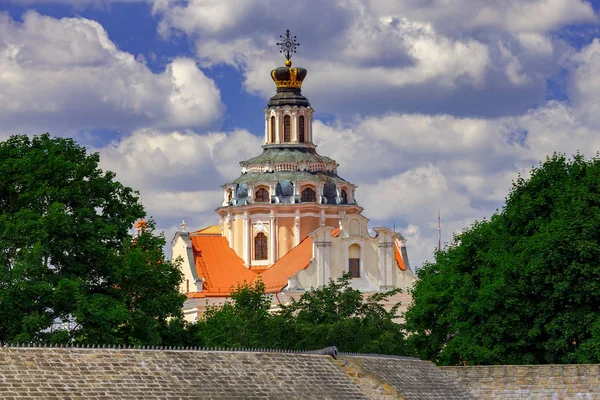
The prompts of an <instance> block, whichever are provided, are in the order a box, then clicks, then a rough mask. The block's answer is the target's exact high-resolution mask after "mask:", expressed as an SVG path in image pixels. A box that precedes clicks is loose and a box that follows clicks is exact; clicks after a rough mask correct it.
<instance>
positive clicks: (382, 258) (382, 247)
mask: <svg viewBox="0 0 600 400" xmlns="http://www.w3.org/2000/svg"><path fill="white" fill-rule="evenodd" d="M380 236H381V237H380V238H379V273H378V276H377V278H378V279H377V280H378V281H379V282H378V283H379V289H380V290H381V289H384V288H385V286H386V273H385V270H386V265H385V263H386V261H387V260H386V253H387V252H386V243H385V242H384V240H385V238H383V236H385V235H380Z"/></svg>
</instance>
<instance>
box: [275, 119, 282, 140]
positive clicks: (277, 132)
mask: <svg viewBox="0 0 600 400" xmlns="http://www.w3.org/2000/svg"><path fill="white" fill-rule="evenodd" d="M280 115H281V113H280V112H277V114H276V115H275V143H281V138H280V133H281V126H280V124H281V119H280V118H279V116H280Z"/></svg>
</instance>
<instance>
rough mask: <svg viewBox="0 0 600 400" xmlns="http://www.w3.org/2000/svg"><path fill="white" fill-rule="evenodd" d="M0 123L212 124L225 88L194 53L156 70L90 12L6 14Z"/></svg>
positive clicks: (75, 126)
mask: <svg viewBox="0 0 600 400" xmlns="http://www.w3.org/2000/svg"><path fill="white" fill-rule="evenodd" d="M0 68H1V70H2V73H1V74H0V87H2V91H1V92H0V120H2V128H1V130H2V131H4V132H12V133H38V132H43V131H48V130H51V131H54V132H62V131H65V130H68V131H69V132H77V131H79V130H82V129H117V130H128V129H136V128H140V127H148V126H152V127H157V128H163V129H168V128H180V127H196V126H209V125H210V124H212V123H214V122H215V121H218V119H219V118H220V117H221V115H222V112H223V105H222V103H221V100H220V91H219V89H218V88H217V87H216V85H215V84H214V82H213V81H212V80H211V79H209V78H207V77H206V75H205V74H204V73H203V72H202V70H201V69H199V68H198V66H197V65H196V63H195V62H194V61H193V60H191V59H189V58H176V59H174V60H172V61H171V62H170V63H169V64H168V65H167V67H166V69H165V71H164V72H162V73H159V74H154V73H152V71H150V70H149V69H148V68H147V67H146V66H145V65H144V64H143V63H141V62H139V61H137V60H136V59H135V57H134V56H133V55H132V54H129V53H126V52H123V51H121V50H119V49H118V48H117V47H116V46H115V44H114V43H113V42H112V41H111V40H110V39H109V37H108V35H107V33H106V31H105V30H104V29H103V27H102V26H101V25H100V24H99V23H97V22H95V21H91V20H88V19H85V18H62V19H55V18H52V17H48V16H43V15H40V14H38V13H36V12H34V11H29V12H27V13H26V14H25V15H24V16H23V21H22V22H19V21H15V20H12V19H11V18H10V17H9V16H8V15H6V14H2V15H0Z"/></svg>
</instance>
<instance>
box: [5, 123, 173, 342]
mask: <svg viewBox="0 0 600 400" xmlns="http://www.w3.org/2000/svg"><path fill="white" fill-rule="evenodd" d="M98 162H99V156H98V154H97V153H95V154H87V153H86V150H85V148H83V147H81V146H79V145H77V144H76V143H75V142H74V141H73V140H71V139H64V138H51V137H50V136H49V135H48V134H45V135H41V136H36V137H33V138H29V137H27V136H13V137H11V138H10V139H8V140H7V141H5V142H2V143H0V341H2V342H6V341H21V342H27V341H47V340H53V341H79V342H88V343H144V344H158V343H160V342H161V335H160V332H162V331H164V329H166V328H165V327H166V326H167V321H168V319H169V318H175V319H177V318H181V305H182V303H183V298H182V297H181V296H180V295H179V294H178V292H177V285H178V283H179V280H180V279H181V277H180V274H179V272H178V269H177V268H176V265H174V264H173V263H171V262H169V261H168V260H166V259H165V257H164V255H163V253H162V247H163V245H164V238H163V237H161V236H156V235H154V234H153V233H152V229H153V225H152V223H151V222H150V224H149V226H148V229H147V230H146V232H144V233H143V234H142V235H140V237H138V238H136V239H135V240H134V238H133V237H132V236H131V234H130V230H131V227H132V226H133V224H134V223H135V221H136V220H138V219H139V218H142V217H143V216H144V214H145V213H144V210H143V207H142V206H141V204H140V203H139V201H138V197H137V195H136V193H135V192H134V191H133V190H132V189H131V188H128V187H126V186H123V185H122V184H120V183H119V182H117V181H115V180H114V177H115V175H114V173H112V172H103V171H102V170H101V169H99V168H98ZM57 319H60V320H62V321H70V320H72V321H74V323H75V328H74V329H72V330H69V331H59V332H51V331H50V329H49V328H51V326H52V323H53V322H54V321H55V320H57Z"/></svg>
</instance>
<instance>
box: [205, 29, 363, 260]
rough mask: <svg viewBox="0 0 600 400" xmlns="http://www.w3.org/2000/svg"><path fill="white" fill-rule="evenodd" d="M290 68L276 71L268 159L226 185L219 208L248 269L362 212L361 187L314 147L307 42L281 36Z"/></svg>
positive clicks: (268, 115) (254, 161)
mask: <svg viewBox="0 0 600 400" xmlns="http://www.w3.org/2000/svg"><path fill="white" fill-rule="evenodd" d="M280 39H281V40H280V42H279V43H277V44H278V46H280V47H281V49H280V52H282V53H284V55H285V57H286V60H285V64H284V66H281V67H277V68H275V69H273V70H272V71H271V78H272V79H273V81H274V83H275V88H276V92H275V95H274V96H273V97H271V98H270V99H269V101H268V103H267V107H266V108H265V109H264V113H265V133H264V144H263V146H262V147H263V152H262V154H261V155H259V156H256V157H253V158H251V159H249V160H245V161H242V162H240V165H241V167H242V173H241V175H240V176H239V177H238V178H237V179H235V180H234V181H232V182H230V183H227V184H225V185H223V186H222V188H223V203H222V205H221V207H219V208H218V209H217V213H218V214H219V216H220V217H221V225H222V227H223V235H224V236H225V237H226V238H227V239H228V241H229V245H230V247H231V248H232V249H233V250H234V251H235V252H236V253H237V255H238V256H239V257H240V258H242V259H243V260H244V263H245V264H246V266H247V267H248V268H252V269H265V268H268V267H269V266H271V265H273V264H274V263H275V262H276V261H277V260H278V259H280V258H281V257H283V256H284V255H285V254H287V253H288V252H289V251H290V250H291V249H292V248H294V247H295V246H297V245H298V244H299V243H300V242H301V241H302V240H304V239H305V238H306V237H307V236H308V234H309V233H311V232H312V231H314V230H315V229H317V228H319V227H322V226H331V227H334V228H337V227H338V226H339V223H340V220H341V219H342V218H344V217H345V216H346V214H351V213H357V214H360V213H361V211H362V207H360V206H358V205H357V203H356V200H355V198H354V192H355V189H356V186H355V185H353V184H351V183H350V182H348V181H346V180H344V179H343V178H341V177H340V176H338V174H337V167H338V164H337V162H336V161H335V160H333V159H331V158H328V157H325V156H321V155H319V154H318V153H317V151H316V145H315V144H314V143H313V129H312V122H313V112H314V110H313V108H312V107H311V105H310V102H309V101H308V99H307V98H306V97H304V95H303V94H302V82H303V81H304V79H305V78H306V75H307V70H306V69H304V68H301V67H292V61H291V57H292V55H293V54H295V53H296V48H297V46H299V43H298V42H297V41H296V37H295V36H291V35H290V32H289V30H287V31H286V33H285V36H283V35H282V36H280Z"/></svg>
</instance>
